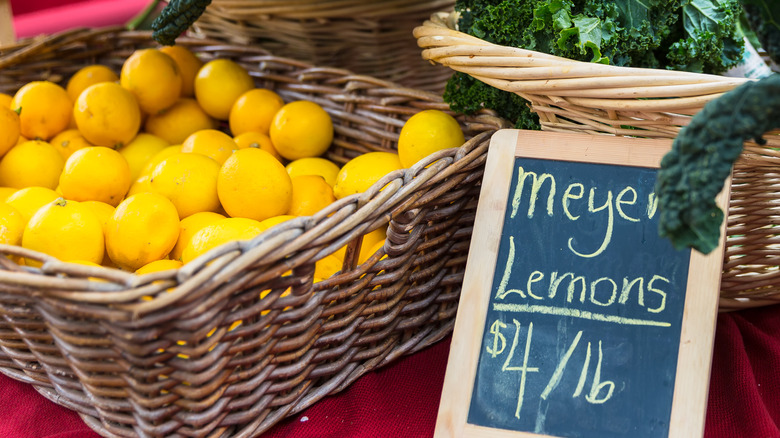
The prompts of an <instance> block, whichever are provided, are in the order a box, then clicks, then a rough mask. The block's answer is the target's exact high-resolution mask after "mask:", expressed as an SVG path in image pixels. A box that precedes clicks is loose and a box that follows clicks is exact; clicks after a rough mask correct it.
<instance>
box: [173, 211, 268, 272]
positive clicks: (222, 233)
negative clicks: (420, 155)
mask: <svg viewBox="0 0 780 438" xmlns="http://www.w3.org/2000/svg"><path fill="white" fill-rule="evenodd" d="M260 232H261V230H260V222H258V221H256V220H254V219H248V218H242V217H228V218H225V219H220V220H218V221H216V222H214V223H213V224H211V225H206V226H205V227H203V228H201V229H200V230H199V231H198V232H197V233H195V235H193V236H192V238H191V239H190V241H189V243H188V244H187V246H186V247H185V248H184V251H183V252H182V258H181V260H182V262H183V263H184V264H187V263H189V262H191V261H192V260H194V259H195V258H197V257H199V256H201V255H203V254H205V253H207V252H208V251H210V250H212V249H214V248H216V247H218V246H220V245H223V244H225V243H228V242H232V241H236V240H250V239H252V238H254V237H255V236H257V235H258V234H260Z"/></svg>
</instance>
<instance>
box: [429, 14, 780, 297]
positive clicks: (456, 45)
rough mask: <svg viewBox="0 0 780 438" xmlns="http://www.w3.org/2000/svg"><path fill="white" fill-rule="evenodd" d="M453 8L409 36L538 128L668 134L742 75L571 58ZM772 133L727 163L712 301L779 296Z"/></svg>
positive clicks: (778, 143) (778, 157) (779, 158)
mask: <svg viewBox="0 0 780 438" xmlns="http://www.w3.org/2000/svg"><path fill="white" fill-rule="evenodd" d="M457 20H458V14H457V13H448V12H439V13H436V14H433V15H432V16H431V17H430V19H429V20H426V21H425V22H424V23H423V24H422V25H421V26H419V27H417V28H415V30H414V35H415V37H416V38H417V43H418V45H419V46H420V47H421V48H422V49H423V51H422V56H423V58H425V59H428V60H430V61H433V62H436V63H439V64H442V65H444V66H447V67H449V68H451V69H452V70H455V71H459V72H462V73H466V74H468V75H471V76H472V77H474V78H476V79H478V80H480V81H482V82H484V83H486V84H488V85H491V86H493V87H495V88H498V89H500V90H504V91H509V92H513V93H516V94H517V95H519V96H521V97H522V98H523V99H525V100H526V101H527V102H528V104H529V105H530V107H531V109H532V110H533V111H534V112H536V113H537V114H538V115H539V118H540V122H541V126H542V129H543V130H545V131H553V132H582V133H588V134H609V135H621V136H629V137H631V136H638V137H648V138H674V137H676V135H677V133H678V132H679V131H680V129H681V128H682V127H683V126H685V125H687V124H688V122H689V121H690V119H691V117H692V116H693V115H694V114H695V113H696V112H698V111H699V110H700V109H701V108H702V107H703V106H704V105H705V104H706V103H707V102H710V101H712V100H714V99H716V98H717V97H718V96H720V95H722V94H723V93H724V92H727V91H729V90H732V89H734V88H735V87H737V86H739V85H740V84H742V83H745V82H746V81H747V80H748V79H743V78H730V77H725V76H717V75H707V74H699V73H689V72H679V71H671V70H661V69H645V68H630V67H619V66H612V65H602V64H594V63H587V62H580V61H574V60H570V59H566V58H560V57H556V56H552V55H549V54H546V53H540V52H535V51H530V50H524V49H520V48H514V47H506V46H500V45H496V44H492V43H489V42H487V41H484V40H481V39H479V38H476V37H474V36H471V35H468V34H466V33H463V32H459V31H458V30H456V28H457V26H456V23H457ZM778 134H780V133H778V132H770V133H767V135H765V136H764V137H765V139H766V140H767V144H766V145H763V146H760V145H758V144H756V143H754V142H746V143H745V149H744V151H743V153H742V155H741V157H740V158H739V160H738V161H737V162H736V164H735V166H734V173H733V179H732V189H731V202H730V205H729V211H728V222H727V230H726V231H727V240H726V251H725V259H724V265H723V277H722V281H721V291H720V296H721V300H720V309H721V310H722V311H725V310H733V309H740V308H745V307H755V306H762V305H767V304H775V303H777V302H778V300H780V268H778V265H780V229H778V228H777V224H778V223H780V207H779V206H780V187H778V173H777V168H778V164H780V152H779V151H780V135H778Z"/></svg>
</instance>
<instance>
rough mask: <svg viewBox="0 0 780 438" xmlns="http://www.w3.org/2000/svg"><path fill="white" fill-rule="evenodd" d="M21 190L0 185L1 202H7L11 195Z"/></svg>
mask: <svg viewBox="0 0 780 438" xmlns="http://www.w3.org/2000/svg"><path fill="white" fill-rule="evenodd" d="M17 191H19V189H16V188H13V187H0V202H5V201H6V200H7V199H8V197H9V196H11V195H13V194H14V193H16V192H17Z"/></svg>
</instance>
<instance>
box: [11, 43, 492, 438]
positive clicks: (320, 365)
mask: <svg viewBox="0 0 780 438" xmlns="http://www.w3.org/2000/svg"><path fill="white" fill-rule="evenodd" d="M177 43H178V44H182V45H185V46H186V47H188V48H190V49H191V50H193V51H194V52H196V53H199V54H200V56H201V57H202V58H203V59H204V60H208V59H211V58H214V57H221V58H228V59H232V60H234V61H236V62H239V63H240V64H241V65H243V66H244V67H245V68H247V70H248V71H249V72H250V74H251V75H252V76H253V78H254V79H255V81H256V84H257V85H258V86H260V87H266V88H270V89H273V90H275V91H276V92H277V93H279V94H280V95H281V96H282V97H283V98H284V99H285V101H292V100H298V99H308V100H313V101H315V102H317V103H319V104H321V105H322V106H323V107H324V108H325V109H326V110H327V111H328V112H329V113H330V115H331V117H332V119H333V121H334V125H335V133H336V134H335V139H334V145H333V146H332V148H331V149H330V150H329V151H328V156H329V158H331V159H333V160H335V161H338V162H342V163H343V162H346V161H347V160H348V159H350V158H351V157H354V156H357V155H360V154H363V153H366V152H369V151H384V150H393V148H394V147H395V142H396V140H397V138H398V133H399V131H400V128H401V127H402V125H403V123H404V121H405V120H406V119H407V118H408V117H410V116H411V115H412V114H414V113H416V112H417V111H419V110H422V109H427V108H437V109H443V110H446V109H447V106H446V104H444V103H443V102H442V101H441V98H440V97H439V96H437V95H435V94H432V93H428V92H424V91H420V90H416V89H411V88H403V87H400V86H399V85H397V84H394V83H391V82H387V81H384V80H380V79H376V78H373V77H369V76H360V75H355V74H352V73H350V72H348V71H346V70H341V69H335V68H329V67H314V66H311V65H309V64H306V63H302V62H300V61H293V60H290V59H287V58H280V57H276V56H273V55H270V54H269V53H268V52H265V51H263V50H262V49H259V48H250V47H246V46H235V45H228V44H224V43H220V42H217V41H209V40H203V39H195V38H182V39H180V40H179V41H178V42H177ZM151 44H152V40H151V36H150V34H149V33H147V32H130V31H125V30H122V29H113V28H112V29H97V30H76V31H69V32H65V33H62V34H57V35H53V36H51V37H48V38H45V39H41V40H34V41H25V42H20V43H18V44H16V45H13V46H6V47H3V48H0V91H2V92H5V93H9V92H13V91H14V90H16V89H18V88H19V87H20V86H21V85H22V84H24V83H25V82H27V81H30V80H41V79H48V80H54V81H58V82H61V83H64V81H65V80H67V78H68V77H69V76H70V75H71V74H72V73H74V72H75V71H76V70H77V69H78V68H80V67H82V66H84V65H86V64H89V63H95V62H97V63H102V64H106V65H109V66H114V67H115V68H117V70H118V68H119V66H121V63H122V62H123V60H124V58H126V57H127V56H128V55H129V54H130V53H132V51H133V50H136V49H138V48H142V47H147V46H150V45H151ZM459 121H461V122H462V126H463V128H464V131H465V133H466V137H467V139H468V140H467V142H466V143H465V144H464V145H463V146H462V147H460V148H456V149H448V150H445V151H441V152H438V153H436V154H435V155H433V156H431V157H429V159H427V160H425V161H423V162H421V163H418V164H417V165H416V166H414V167H413V168H410V169H405V170H400V171H396V172H394V173H391V174H389V175H387V176H386V177H385V178H384V179H383V180H382V181H380V182H378V183H377V184H376V185H374V186H373V187H372V188H371V189H369V190H368V191H366V192H364V193H362V194H357V195H353V196H350V197H347V198H343V199H341V200H339V201H337V202H336V203H334V204H332V205H331V206H330V207H328V208H326V209H325V210H323V211H322V212H320V213H318V214H316V215H315V216H311V217H300V218H296V219H293V220H290V221H288V222H285V223H283V224H281V225H279V226H277V227H275V228H272V229H270V230H268V231H266V232H264V233H262V234H260V235H259V236H258V237H257V238H255V239H253V240H251V241H246V242H241V243H238V242H234V243H232V244H227V245H224V246H222V247H219V248H216V249H214V250H212V251H211V252H209V253H207V254H205V255H203V256H202V257H200V258H199V259H196V260H195V261H193V262H191V263H189V264H187V265H185V266H184V267H182V268H180V269H178V270H172V271H165V272H158V273H153V274H147V275H144V276H138V275H134V274H131V273H127V272H122V271H119V270H113V269H103V268H96V267H90V266H83V265H76V264H70V263H62V262H59V261H57V260H54V259H52V258H50V257H47V256H45V255H43V254H40V253H35V252H30V251H26V250H24V249H22V248H19V247H10V246H0V253H2V254H5V255H10V256H25V257H33V258H37V259H40V260H42V261H43V262H44V264H43V267H42V268H41V269H34V268H28V267H23V266H19V265H17V264H15V263H13V262H12V261H11V260H10V259H8V258H5V257H0V372H3V373H4V374H7V375H9V376H12V377H14V378H16V379H19V380H22V381H24V382H28V383H31V384H32V385H34V386H35V388H36V389H37V390H38V391H39V392H41V393H42V394H43V395H45V396H47V397H48V398H50V399H51V400H53V401H55V402H56V403H59V404H62V405H64V406H66V407H69V408H71V409H74V410H76V411H77V412H79V413H80V414H81V416H82V417H83V418H84V420H85V421H86V422H87V424H89V425H90V427H92V428H93V429H94V430H96V431H97V432H99V433H100V434H102V435H104V436H111V437H131V436H166V437H168V436H223V437H227V436H231V437H235V436H256V435H258V434H260V433H262V432H263V431H265V430H267V429H268V428H270V427H271V426H273V425H274V424H275V423H276V422H278V421H279V420H281V419H283V418H285V417H286V416H289V415H292V414H294V413H296V412H299V411H301V410H302V409H304V408H306V407H307V406H310V405H311V404H313V403H315V402H316V401H317V400H319V399H321V398H322V397H324V396H326V395H328V394H331V393H334V392H338V391H340V390H342V389H344V388H345V387H347V386H348V385H350V384H351V383H352V382H353V381H355V379H357V378H358V377H360V376H361V375H363V374H364V373H366V372H368V371H371V370H373V369H376V368H378V367H381V366H384V365H386V364H388V363H390V362H392V361H393V360H395V359H397V358H399V357H400V356H402V355H405V354H409V353H413V352H415V351H419V350H420V349H423V348H425V347H427V346H429V345H431V344H433V343H435V342H437V341H439V340H440V339H442V338H443V337H445V336H446V335H448V334H449V333H450V331H451V329H452V325H453V321H454V317H455V313H456V308H457V304H458V299H459V296H460V287H461V282H462V275H463V271H464V269H465V263H466V258H467V253H468V247H469V241H470V238H471V229H472V226H473V220H474V214H475V209H476V203H477V199H478V196H479V186H480V181H481V176H482V172H483V169H484V161H485V158H486V153H487V146H488V143H489V139H490V136H491V135H492V133H493V132H495V130H497V129H500V128H502V127H506V126H507V122H506V121H504V120H502V119H500V118H498V117H495V116H494V115H493V113H491V112H488V111H485V112H483V113H481V114H479V115H475V116H470V117H468V118H465V117H460V118H459ZM426 165H429V166H428V167H426ZM383 186H385V187H384V189H382V190H381V191H380V188H382V187H383ZM379 227H386V228H387V240H386V243H385V246H384V247H383V248H382V249H381V250H379V252H377V253H376V254H374V255H373V256H371V257H370V258H369V260H368V261H366V262H364V263H363V264H361V265H357V264H356V263H355V259H356V254H357V253H358V252H359V249H360V243H361V240H362V238H361V236H362V235H364V234H365V233H368V232H370V231H371V230H373V229H376V228H379ZM344 245H348V246H347V255H346V257H345V262H344V267H343V269H342V271H341V272H340V273H337V274H335V275H334V276H332V277H331V278H329V279H327V280H324V281H321V282H317V283H314V282H313V273H314V262H315V261H316V260H319V259H321V258H323V257H325V256H326V255H328V254H331V253H333V252H335V251H336V250H337V249H338V248H340V247H342V246H344Z"/></svg>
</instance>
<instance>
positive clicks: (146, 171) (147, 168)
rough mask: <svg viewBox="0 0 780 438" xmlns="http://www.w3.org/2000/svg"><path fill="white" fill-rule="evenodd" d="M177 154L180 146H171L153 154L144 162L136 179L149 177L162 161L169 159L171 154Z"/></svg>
mask: <svg viewBox="0 0 780 438" xmlns="http://www.w3.org/2000/svg"><path fill="white" fill-rule="evenodd" d="M179 152H181V145H180V144H172V145H170V146H166V147H165V148H164V149H163V150H161V151H160V152H157V153H156V154H154V156H153V157H152V158H150V159H149V161H147V162H146V164H145V165H144V167H143V169H141V173H140V174H138V178H141V177H143V176H144V175H146V176H149V175H151V174H152V171H153V170H154V168H155V167H157V165H158V164H160V162H161V161H162V160H164V159H166V158H168V157H170V156H171V155H173V154H178V153H179ZM136 181H137V179H136Z"/></svg>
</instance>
